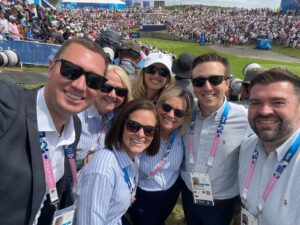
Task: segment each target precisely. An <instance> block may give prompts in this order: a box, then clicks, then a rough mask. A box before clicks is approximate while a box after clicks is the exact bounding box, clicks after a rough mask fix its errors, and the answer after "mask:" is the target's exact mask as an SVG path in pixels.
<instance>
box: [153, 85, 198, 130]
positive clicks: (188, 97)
mask: <svg viewBox="0 0 300 225" xmlns="http://www.w3.org/2000/svg"><path fill="white" fill-rule="evenodd" d="M171 97H182V98H184V100H185V102H186V116H185V118H184V122H183V124H182V126H181V127H180V129H179V131H180V132H181V133H183V132H185V131H186V130H187V129H188V127H189V126H190V121H191V118H192V112H193V106H194V99H193V95H192V93H191V92H189V91H187V90H184V89H182V88H181V87H173V88H171V89H168V90H165V91H164V92H162V93H161V95H160V96H159V98H158V100H157V104H156V105H157V107H160V105H161V104H162V103H164V102H165V101H166V100H167V99H168V98H171Z"/></svg>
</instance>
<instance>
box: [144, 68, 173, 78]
mask: <svg viewBox="0 0 300 225" xmlns="http://www.w3.org/2000/svg"><path fill="white" fill-rule="evenodd" d="M144 71H145V73H149V74H155V73H156V72H157V71H158V74H159V75H160V76H162V77H167V76H170V71H169V69H168V68H167V67H161V68H158V67H156V66H154V65H150V66H148V67H146V68H144Z"/></svg>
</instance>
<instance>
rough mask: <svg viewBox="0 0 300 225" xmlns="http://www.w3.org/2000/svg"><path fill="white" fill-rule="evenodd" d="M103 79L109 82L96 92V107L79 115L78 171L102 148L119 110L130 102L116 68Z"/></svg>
mask: <svg viewBox="0 0 300 225" xmlns="http://www.w3.org/2000/svg"><path fill="white" fill-rule="evenodd" d="M105 78H106V79H107V80H108V81H107V82H106V83H105V84H103V85H102V87H101V88H100V90H99V91H98V97H97V98H96V101H95V103H94V104H93V105H92V106H90V107H89V108H87V109H86V110H84V111H83V112H81V113H79V114H78V117H79V119H80V121H81V124H82V132H81V136H80V140H79V143H78V145H77V151H76V160H77V169H80V168H81V167H82V162H83V159H85V162H87V161H88V158H89V157H86V156H87V155H89V156H91V155H92V153H93V152H94V151H96V150H98V149H101V148H104V140H105V136H106V132H107V131H108V129H109V127H110V126H111V123H112V121H113V119H114V118H115V116H116V114H117V112H118V110H119V109H120V108H121V107H122V106H124V105H125V104H126V103H127V102H128V101H130V100H132V96H131V84H130V81H129V78H128V75H127V74H126V72H125V71H124V70H123V69H122V68H121V67H119V66H116V65H109V66H108V69H107V74H106V76H105Z"/></svg>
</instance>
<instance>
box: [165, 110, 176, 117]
mask: <svg viewBox="0 0 300 225" xmlns="http://www.w3.org/2000/svg"><path fill="white" fill-rule="evenodd" d="M166 115H167V116H168V117H170V118H174V117H175V114H174V109H171V110H170V111H169V112H167V113H166Z"/></svg>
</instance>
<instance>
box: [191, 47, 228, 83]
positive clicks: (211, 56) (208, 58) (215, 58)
mask: <svg viewBox="0 0 300 225" xmlns="http://www.w3.org/2000/svg"><path fill="white" fill-rule="evenodd" d="M207 62H219V63H222V65H223V66H224V67H225V74H224V75H225V78H229V76H230V66H229V62H228V60H227V59H226V58H224V57H222V56H220V55H219V54H217V53H215V52H209V53H206V54H204V55H200V56H198V57H196V58H195V59H194V61H193V63H192V70H193V69H194V68H195V67H196V66H198V65H199V64H202V63H207Z"/></svg>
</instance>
